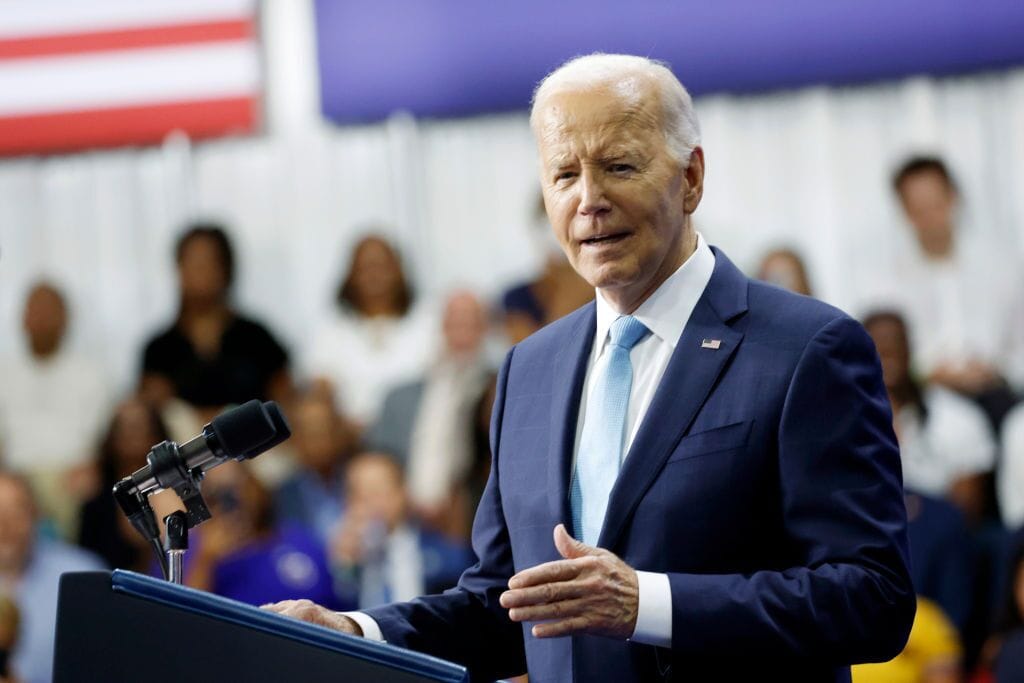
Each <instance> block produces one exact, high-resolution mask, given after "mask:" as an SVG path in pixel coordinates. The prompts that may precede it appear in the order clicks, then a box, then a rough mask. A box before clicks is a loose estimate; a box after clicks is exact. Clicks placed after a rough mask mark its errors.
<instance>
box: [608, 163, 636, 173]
mask: <svg viewBox="0 0 1024 683" xmlns="http://www.w3.org/2000/svg"><path fill="white" fill-rule="evenodd" d="M635 170H636V168H635V167H634V166H632V165H630V164H611V165H610V166H608V171H609V172H611V173H616V174H623V173H632V172H633V171H635Z"/></svg>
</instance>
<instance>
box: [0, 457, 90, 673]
mask: <svg viewBox="0 0 1024 683" xmlns="http://www.w3.org/2000/svg"><path fill="white" fill-rule="evenodd" d="M36 520H37V516H36V503H35V499H34V497H33V495H32V491H31V489H30V488H29V485H28V483H27V482H26V481H25V480H24V479H22V478H21V477H20V476H17V475H14V474H11V473H9V472H0V592H4V593H7V594H9V595H11V596H13V598H14V601H15V603H16V605H17V607H18V611H19V613H20V615H21V619H20V626H19V635H18V642H17V645H15V648H14V652H13V655H12V664H13V666H12V668H13V670H14V672H15V674H16V675H17V677H18V680H20V681H22V683H50V681H51V680H52V677H53V676H52V671H53V638H54V631H55V629H56V627H57V584H58V579H59V578H60V575H61V574H63V573H64V572H74V571H97V570H101V569H103V563H102V562H101V561H100V559H99V558H97V557H94V556H93V555H91V554H90V553H87V552H86V551H84V550H80V549H79V548H75V547H74V546H70V545H66V544H64V543H63V542H60V541H47V540H42V539H40V538H37V537H36Z"/></svg>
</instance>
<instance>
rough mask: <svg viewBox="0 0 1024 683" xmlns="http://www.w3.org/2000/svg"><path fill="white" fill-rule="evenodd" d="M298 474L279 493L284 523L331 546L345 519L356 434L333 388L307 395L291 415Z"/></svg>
mask: <svg viewBox="0 0 1024 683" xmlns="http://www.w3.org/2000/svg"><path fill="white" fill-rule="evenodd" d="M289 419H290V421H291V427H292V438H291V446H292V449H293V453H294V455H295V458H296V460H297V462H298V469H297V470H296V471H295V472H294V473H293V474H292V475H291V476H290V477H289V478H288V479H287V480H286V481H285V482H284V483H282V484H281V485H280V486H279V487H278V488H277V491H275V493H274V507H275V510H276V512H277V519H278V520H279V521H280V522H293V523H296V524H300V525H302V526H304V527H306V528H307V529H312V530H314V531H315V532H316V534H317V535H318V536H319V537H320V538H321V540H323V541H324V543H326V542H327V540H328V538H330V535H331V533H332V532H333V531H334V527H335V525H337V523H338V521H339V519H340V518H341V514H342V509H343V507H344V501H343V496H342V488H343V485H344V478H345V477H344V471H345V461H346V460H347V459H348V456H349V453H350V451H351V450H352V447H353V445H354V441H355V434H354V430H353V428H352V427H350V426H349V425H348V424H347V422H346V421H345V419H344V418H343V417H342V416H341V415H339V414H338V412H337V410H336V409H335V406H334V398H333V395H332V392H331V391H330V389H329V388H328V387H321V388H319V389H317V388H314V389H311V390H309V391H307V392H305V393H304V394H303V395H302V396H301V397H300V398H299V400H298V401H297V402H296V404H295V406H294V408H293V410H292V411H291V412H290V414H289Z"/></svg>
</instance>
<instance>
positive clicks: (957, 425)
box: [863, 311, 996, 522]
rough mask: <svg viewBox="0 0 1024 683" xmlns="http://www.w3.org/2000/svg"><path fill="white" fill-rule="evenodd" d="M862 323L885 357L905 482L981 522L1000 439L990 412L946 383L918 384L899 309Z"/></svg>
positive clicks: (884, 367) (867, 319)
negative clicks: (987, 478) (996, 438)
mask: <svg viewBox="0 0 1024 683" xmlns="http://www.w3.org/2000/svg"><path fill="white" fill-rule="evenodd" d="M863 323H864V328H865V329H866V330H867V331H868V334H870V335H871V338H872V339H873V340H874V342H875V347H876V348H877V349H878V356H879V358H880V359H881V361H882V375H883V377H884V379H885V388H886V390H887V391H888V393H889V402H890V403H891V404H892V411H893V424H894V427H895V429H896V436H897V437H898V438H899V442H900V461H901V462H902V464H903V483H904V485H905V486H906V488H907V489H909V490H911V491H914V492H916V493H923V494H926V495H929V496H932V497H935V498H946V499H948V500H950V501H951V502H953V503H955V504H956V505H957V507H959V508H960V509H961V511H962V512H963V513H964V514H965V515H966V516H967V518H968V519H969V520H971V521H972V522H978V521H979V520H980V518H981V517H982V515H983V514H984V512H985V508H986V500H985V495H986V494H985V490H986V489H985V476H986V475H988V474H991V472H992V470H993V468H994V467H995V462H996V443H995V439H994V438H993V433H992V428H991V427H990V426H989V423H988V420H987V419H986V418H985V414H984V413H983V412H982V411H981V409H980V408H978V407H977V406H976V405H974V404H973V403H971V402H970V401H968V400H967V399H964V398H962V397H961V396H960V395H958V394H956V393H954V392H952V391H950V390H948V389H946V388H944V387H942V386H925V387H922V386H921V385H920V384H918V382H917V381H916V380H915V379H914V378H913V376H912V375H911V366H912V363H911V353H910V347H911V344H910V340H909V338H908V337H909V335H908V332H907V327H906V323H905V322H904V320H903V318H902V316H900V314H899V313H896V312H893V311H876V312H874V313H871V314H869V315H868V316H867V317H866V318H865V319H864V321H863Z"/></svg>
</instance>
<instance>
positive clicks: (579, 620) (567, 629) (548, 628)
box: [530, 617, 590, 638]
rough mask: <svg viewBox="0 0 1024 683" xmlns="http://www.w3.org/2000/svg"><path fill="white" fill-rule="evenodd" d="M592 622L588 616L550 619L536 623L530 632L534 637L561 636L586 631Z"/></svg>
mask: <svg viewBox="0 0 1024 683" xmlns="http://www.w3.org/2000/svg"><path fill="white" fill-rule="evenodd" d="M589 626H590V624H589V622H588V621H587V618H586V617H571V618H569V619H560V620H559V621H548V622H545V623H543V624H536V625H535V626H534V627H533V628H532V629H530V632H531V633H533V637H534V638H559V637H561V636H570V635H572V634H574V633H586V632H587V629H588V628H589Z"/></svg>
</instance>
